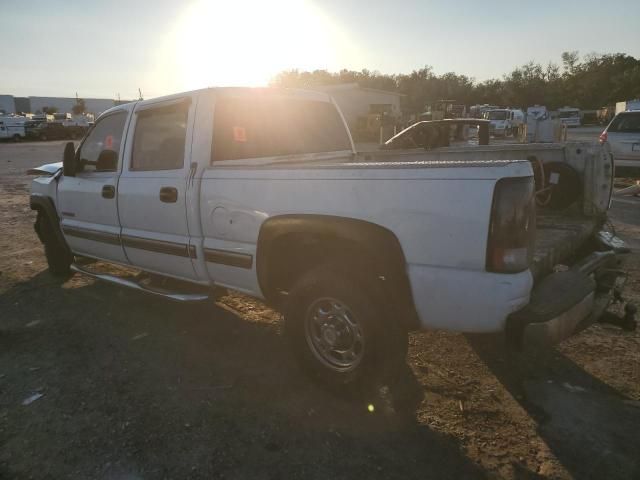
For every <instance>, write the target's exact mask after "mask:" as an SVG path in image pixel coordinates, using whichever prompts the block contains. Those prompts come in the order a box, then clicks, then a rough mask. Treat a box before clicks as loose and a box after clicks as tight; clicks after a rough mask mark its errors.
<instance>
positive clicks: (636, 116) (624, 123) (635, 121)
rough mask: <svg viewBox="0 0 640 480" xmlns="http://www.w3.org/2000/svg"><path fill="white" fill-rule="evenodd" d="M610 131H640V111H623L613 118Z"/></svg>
mask: <svg viewBox="0 0 640 480" xmlns="http://www.w3.org/2000/svg"><path fill="white" fill-rule="evenodd" d="M607 131H608V132H618V133H640V112H637V113H621V114H619V115H618V116H617V117H616V118H614V119H613V121H612V122H611V125H609V128H608V129H607Z"/></svg>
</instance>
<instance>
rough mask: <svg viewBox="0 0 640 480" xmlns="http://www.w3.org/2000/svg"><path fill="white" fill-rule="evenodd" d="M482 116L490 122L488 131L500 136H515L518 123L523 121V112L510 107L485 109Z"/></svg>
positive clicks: (520, 123)
mask: <svg viewBox="0 0 640 480" xmlns="http://www.w3.org/2000/svg"><path fill="white" fill-rule="evenodd" d="M484 116H485V118H486V119H487V120H489V121H490V122H491V124H490V125H489V132H490V133H491V134H493V135H497V136H502V137H507V136H509V135H514V136H515V135H516V134H517V133H518V128H519V127H520V125H522V124H523V123H524V112H523V111H522V110H514V109H511V108H499V109H495V110H487V111H486V112H485V113H484Z"/></svg>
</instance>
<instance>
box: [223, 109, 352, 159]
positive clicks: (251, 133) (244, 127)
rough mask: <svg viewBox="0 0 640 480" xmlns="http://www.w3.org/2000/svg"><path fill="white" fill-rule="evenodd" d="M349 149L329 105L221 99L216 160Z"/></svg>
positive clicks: (344, 133)
mask: <svg viewBox="0 0 640 480" xmlns="http://www.w3.org/2000/svg"><path fill="white" fill-rule="evenodd" d="M342 150H351V142H350V140H349V136H348V133H347V130H346V128H345V125H344V123H343V121H342V118H341V117H340V115H339V113H338V111H337V109H336V108H335V106H334V105H333V104H331V103H328V102H319V101H312V100H303V99H291V98H289V99H282V98H260V99H256V98H220V99H218V100H217V102H216V106H215V112H214V126H213V145H212V161H214V162H215V161H220V160H237V159H247V158H260V157H274V156H282V155H294V154H305V153H319V152H336V151H342Z"/></svg>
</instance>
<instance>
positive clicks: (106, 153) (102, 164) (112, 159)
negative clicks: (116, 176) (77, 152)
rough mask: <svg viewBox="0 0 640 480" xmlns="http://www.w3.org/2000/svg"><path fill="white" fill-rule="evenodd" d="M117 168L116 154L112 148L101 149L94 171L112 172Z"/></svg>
mask: <svg viewBox="0 0 640 480" xmlns="http://www.w3.org/2000/svg"><path fill="white" fill-rule="evenodd" d="M117 169H118V154H117V153H116V152H114V151H113V150H102V151H101V152H100V155H98V160H97V161H96V172H113V171H115V170H117Z"/></svg>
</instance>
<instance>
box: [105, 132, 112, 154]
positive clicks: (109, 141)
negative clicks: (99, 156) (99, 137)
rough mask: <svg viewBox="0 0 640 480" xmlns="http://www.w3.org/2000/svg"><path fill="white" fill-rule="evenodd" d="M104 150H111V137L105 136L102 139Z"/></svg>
mask: <svg viewBox="0 0 640 480" xmlns="http://www.w3.org/2000/svg"><path fill="white" fill-rule="evenodd" d="M104 148H108V149H109V150H111V149H112V148H113V135H107V136H106V138H105V139H104Z"/></svg>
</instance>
